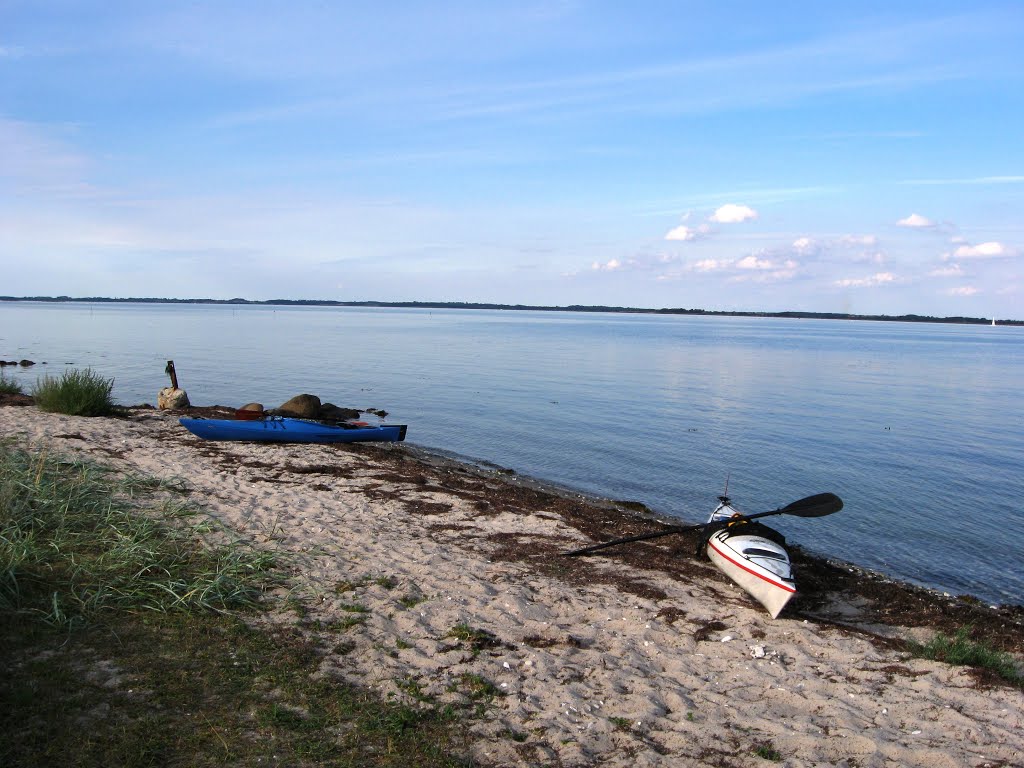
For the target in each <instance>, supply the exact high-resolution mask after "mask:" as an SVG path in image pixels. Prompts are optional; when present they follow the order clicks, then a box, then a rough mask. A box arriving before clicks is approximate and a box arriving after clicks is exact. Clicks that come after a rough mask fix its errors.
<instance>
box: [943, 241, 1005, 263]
mask: <svg viewBox="0 0 1024 768" xmlns="http://www.w3.org/2000/svg"><path fill="white" fill-rule="evenodd" d="M953 255H954V256H955V257H957V258H960V259H995V258H999V257H1001V256H1013V255H1014V252H1013V251H1012V250H1011V249H1010V248H1007V247H1006V246H1005V245H1003V244H1002V243H997V242H995V241H992V242H988V243H981V244H979V245H961V246H960V247H959V248H957V249H956V251H954V253H953Z"/></svg>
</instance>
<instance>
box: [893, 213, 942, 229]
mask: <svg viewBox="0 0 1024 768" xmlns="http://www.w3.org/2000/svg"><path fill="white" fill-rule="evenodd" d="M896 226H898V227H909V228H910V229H931V228H933V227H935V226H936V224H935V222H934V221H932V220H931V219H929V218H928V217H927V216H922V215H921V214H919V213H912V214H910V215H909V216H907V218H905V219H900V220H899V221H897V222H896Z"/></svg>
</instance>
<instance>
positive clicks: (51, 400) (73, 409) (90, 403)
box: [32, 368, 114, 416]
mask: <svg viewBox="0 0 1024 768" xmlns="http://www.w3.org/2000/svg"><path fill="white" fill-rule="evenodd" d="M113 389H114V380H113V379H104V378H103V377H102V376H100V375H99V374H98V373H96V372H95V371H93V370H92V369H91V368H84V369H74V370H70V371H65V372H64V373H63V374H61V376H60V377H58V378H54V377H52V376H48V375H47V376H43V377H42V378H41V379H39V380H38V381H37V382H36V385H35V387H33V389H32V396H33V397H34V398H35V401H36V406H38V407H39V408H40V409H41V410H44V411H50V412H51V413H65V414H67V415H69V416H109V415H110V414H111V413H113V412H114V402H113V400H111V398H110V393H111V391H112V390H113Z"/></svg>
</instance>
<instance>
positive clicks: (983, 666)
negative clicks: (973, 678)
mask: <svg viewBox="0 0 1024 768" xmlns="http://www.w3.org/2000/svg"><path fill="white" fill-rule="evenodd" d="M909 645H910V651H911V653H912V654H914V655H915V656H918V657H920V658H924V659H931V660H932V661H940V662H943V663H945V664H952V665H954V666H963V667H973V668H975V669H979V670H984V671H985V672H988V673H990V674H992V675H994V676H995V677H997V678H999V679H1001V680H1004V681H1006V682H1007V683H1010V684H1011V685H1014V686H1016V687H1018V688H1021V689H1024V669H1022V666H1021V664H1020V663H1019V662H1018V661H1017V660H1016V659H1015V658H1014V657H1013V656H1011V655H1010V654H1008V653H1004V652H1002V651H997V650H995V649H993V648H991V647H990V646H989V645H988V644H987V643H985V642H984V641H981V640H974V639H973V638H972V627H970V626H966V627H961V628H960V629H959V630H957V632H956V634H954V635H953V636H952V637H950V636H949V635H945V634H943V633H941V632H940V633H938V634H937V635H935V637H933V638H932V639H931V640H929V641H928V642H927V643H917V642H912V643H910V644H909Z"/></svg>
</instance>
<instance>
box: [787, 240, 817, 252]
mask: <svg viewBox="0 0 1024 768" xmlns="http://www.w3.org/2000/svg"><path fill="white" fill-rule="evenodd" d="M816 245H817V243H815V242H814V241H813V240H811V238H809V237H798V238H797V239H796V240H794V241H793V248H794V249H796V250H798V251H809V250H811V249H813V248H814V247H815V246H816Z"/></svg>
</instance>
